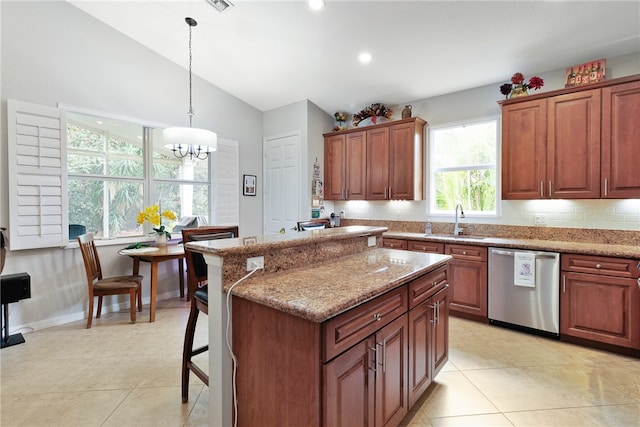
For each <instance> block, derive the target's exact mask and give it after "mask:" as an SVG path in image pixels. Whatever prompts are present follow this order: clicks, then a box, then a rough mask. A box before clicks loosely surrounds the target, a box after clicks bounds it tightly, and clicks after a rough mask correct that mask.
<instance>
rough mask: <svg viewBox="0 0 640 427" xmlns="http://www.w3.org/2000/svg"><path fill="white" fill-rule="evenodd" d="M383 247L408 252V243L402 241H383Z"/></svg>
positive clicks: (386, 239)
mask: <svg viewBox="0 0 640 427" xmlns="http://www.w3.org/2000/svg"><path fill="white" fill-rule="evenodd" d="M382 247H384V248H389V249H404V250H405V251H406V250H407V241H406V240H402V239H388V238H386V237H385V238H384V239H382Z"/></svg>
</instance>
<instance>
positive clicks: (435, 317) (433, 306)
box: [429, 303, 438, 327]
mask: <svg viewBox="0 0 640 427" xmlns="http://www.w3.org/2000/svg"><path fill="white" fill-rule="evenodd" d="M431 309H432V310H433V316H432V317H431V320H429V322H431V323H433V326H434V327H435V326H436V319H437V318H438V314H437V313H436V304H435V303H433V304H431Z"/></svg>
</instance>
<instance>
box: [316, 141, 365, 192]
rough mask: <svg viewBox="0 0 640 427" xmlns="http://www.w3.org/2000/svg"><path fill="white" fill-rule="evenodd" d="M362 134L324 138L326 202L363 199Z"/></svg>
mask: <svg viewBox="0 0 640 427" xmlns="http://www.w3.org/2000/svg"><path fill="white" fill-rule="evenodd" d="M366 149H367V147H366V134H365V132H364V131H362V132H353V133H349V134H335V135H331V136H328V137H326V138H325V142H324V164H325V182H324V195H325V199H327V200H363V199H364V198H365V195H366Z"/></svg>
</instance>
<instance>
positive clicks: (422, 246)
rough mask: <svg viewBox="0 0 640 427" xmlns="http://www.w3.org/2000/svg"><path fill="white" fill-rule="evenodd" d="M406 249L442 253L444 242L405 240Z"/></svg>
mask: <svg viewBox="0 0 640 427" xmlns="http://www.w3.org/2000/svg"><path fill="white" fill-rule="evenodd" d="M406 242H407V248H406V249H407V250H410V251H413V252H429V253H433V254H443V253H444V243H438V242H425V241H423V240H407V241H406Z"/></svg>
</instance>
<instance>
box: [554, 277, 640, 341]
mask: <svg viewBox="0 0 640 427" xmlns="http://www.w3.org/2000/svg"><path fill="white" fill-rule="evenodd" d="M638 280H640V279H627V278H621V277H610V276H601V275H596V274H584V273H567V272H563V275H562V294H561V297H560V334H561V335H567V336H573V337H577V338H583V339H587V340H592V341H597V342H602V343H606V344H612V345H617V346H622V347H628V348H633V349H640V290H639V285H640V282H638Z"/></svg>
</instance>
